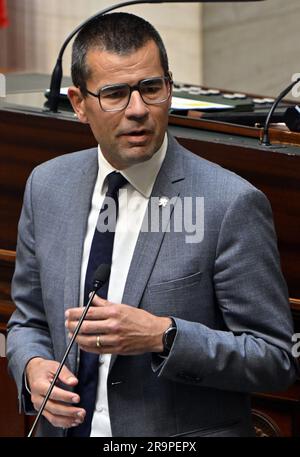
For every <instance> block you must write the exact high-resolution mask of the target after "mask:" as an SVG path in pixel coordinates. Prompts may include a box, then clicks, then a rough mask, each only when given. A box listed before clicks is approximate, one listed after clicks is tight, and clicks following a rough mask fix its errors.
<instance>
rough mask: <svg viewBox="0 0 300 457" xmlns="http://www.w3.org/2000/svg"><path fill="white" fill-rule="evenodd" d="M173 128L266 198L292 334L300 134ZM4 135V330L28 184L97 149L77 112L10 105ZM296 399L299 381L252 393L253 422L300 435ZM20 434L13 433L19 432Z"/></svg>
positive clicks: (4, 110) (219, 126)
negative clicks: (72, 155) (52, 162)
mask: <svg viewBox="0 0 300 457" xmlns="http://www.w3.org/2000/svg"><path fill="white" fill-rule="evenodd" d="M169 124H170V125H169V129H170V131H171V133H172V134H173V135H175V137H176V138H177V139H178V140H179V142H180V143H181V144H183V145H184V146H185V147H187V148H188V149H190V150H191V151H193V152H194V153H195V154H197V155H199V156H202V157H204V158H206V159H208V160H211V161H213V162H216V163H219V164H220V165H222V166H224V167H226V168H228V169H231V170H232V171H234V172H236V173H238V174H239V175H241V176H243V177H244V178H246V179H247V180H249V181H250V182H252V183H253V184H254V185H255V186H256V187H258V188H259V189H261V190H262V191H263V192H264V193H265V194H266V195H267V196H268V198H269V200H270V202H271V205H272V209H273V213H274V220H275V225H276V230H277V235H278V243H279V250H280V254H281V261H282V267H283V272H284V275H285V278H286V280H287V283H288V286H289V291H290V296H291V297H292V300H291V308H292V312H293V317H294V321H295V329H296V331H297V332H300V324H299V316H300V302H299V298H300V280H299V266H300V237H299V233H300V147H299V144H300V135H296V134H289V133H288V132H282V131H278V130H277V129H274V130H273V131H272V135H271V138H272V140H273V141H275V142H276V144H274V145H273V146H272V147H270V148H264V147H262V146H260V144H259V138H260V135H261V130H260V129H257V128H250V127H241V126H236V125H230V124H225V123H218V122H213V121H205V120H199V119H192V118H191V119H189V118H185V117H180V116H170V123H169ZM0 138H1V145H0V163H1V167H0V237H1V238H0V240H1V241H0V321H1V323H2V324H1V325H2V331H5V326H6V322H7V319H8V318H9V316H10V313H11V311H12V309H13V304H12V303H11V302H10V298H9V286H10V280H11V275H12V272H13V260H14V259H13V255H14V254H13V252H12V253H9V252H7V250H9V251H14V250H15V247H16V235H17V221H18V218H19V213H20V209H21V205H22V196H23V192H24V186H25V182H26V179H27V177H28V175H29V173H30V172H31V170H32V169H33V168H34V167H35V166H36V165H38V164H39V163H41V162H44V161H46V160H49V159H51V158H53V157H56V156H58V155H61V154H65V153H68V152H72V151H75V150H80V149H84V148H88V147H92V146H95V139H94V137H93V136H92V134H91V132H90V129H89V127H88V126H86V125H83V124H81V123H79V122H78V121H77V119H76V118H75V117H74V115H73V114H72V113H67V112H62V113H59V114H56V115H53V114H49V113H45V112H43V109H42V108H31V107H24V106H17V105H10V104H8V103H2V106H1V105H0ZM283 142H284V143H286V144H285V145H283ZM291 143H292V144H291ZM1 249H2V251H1ZM0 329H1V328H0ZM2 363H3V364H5V363H4V362H2ZM5 382H6V383H8V384H9V383H10V382H11V381H10V380H8V379H6V381H5ZM10 388H12V387H11V386H10ZM12 389H13V388H12ZM11 392H13V390H12V391H11ZM0 394H1V393H0ZM11 395H15V393H12V394H11ZM299 399H300V386H299V383H296V384H295V386H293V387H292V388H291V389H289V391H287V392H285V393H278V394H273V395H259V396H254V399H253V405H254V407H255V409H256V410H257V413H256V416H255V418H256V419H255V421H256V423H257V428H258V429H259V430H261V434H276V433H281V434H282V435H285V436H292V435H297V436H300V408H299ZM0 401H1V400H0ZM266 415H267V416H269V418H268V417H266ZM268 421H269V422H270V424H271V425H270V424H268ZM272 421H273V422H274V427H273V428H272ZM24 423H25V422H24ZM267 425H268V426H267ZM24 427H25V425H24ZM268 427H269V428H268ZM3 430H4V429H3ZM20 430H21V429H19V431H16V430H14V433H22V430H21V432H20ZM274 430H275V431H274ZM276 430H277V432H276ZM259 433H260V432H259ZM1 434H2V424H1V416H0V436H1Z"/></svg>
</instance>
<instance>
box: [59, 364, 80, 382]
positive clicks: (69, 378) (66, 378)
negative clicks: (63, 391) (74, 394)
mask: <svg viewBox="0 0 300 457" xmlns="http://www.w3.org/2000/svg"><path fill="white" fill-rule="evenodd" d="M58 379H59V380H60V381H61V382H63V383H64V384H67V385H68V386H76V385H77V384H78V379H77V378H76V376H75V375H74V374H73V373H72V371H70V370H69V368H68V367H66V365H64V366H63V367H62V370H61V372H60V374H59V377H58Z"/></svg>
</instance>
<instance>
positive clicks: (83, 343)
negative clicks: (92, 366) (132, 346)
mask: <svg viewBox="0 0 300 457" xmlns="http://www.w3.org/2000/svg"><path fill="white" fill-rule="evenodd" d="M97 336H98V337H99V335H93V336H82V335H80V336H78V337H77V338H76V342H77V344H78V345H79V346H80V348H81V349H82V350H83V351H86V352H93V353H95V354H112V353H117V352H118V349H120V348H121V345H120V338H119V337H118V336H117V335H103V334H101V335H100V340H99V344H98V346H97Z"/></svg>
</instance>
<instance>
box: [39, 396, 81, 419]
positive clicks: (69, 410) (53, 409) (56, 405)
mask: <svg viewBox="0 0 300 457" xmlns="http://www.w3.org/2000/svg"><path fill="white" fill-rule="evenodd" d="M45 410H46V411H48V412H49V413H51V414H53V415H55V416H65V417H70V418H73V419H80V420H81V421H83V419H84V418H85V414H86V412H85V410H84V409H83V408H78V407H75V406H72V405H67V404H66V403H61V402H58V401H53V400H49V401H48V402H47V403H46V406H45Z"/></svg>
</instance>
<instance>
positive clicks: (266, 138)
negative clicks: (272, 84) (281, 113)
mask: <svg viewBox="0 0 300 457" xmlns="http://www.w3.org/2000/svg"><path fill="white" fill-rule="evenodd" d="M299 81H300V78H297V79H296V80H295V81H293V82H292V83H291V84H289V85H288V87H287V88H286V89H284V90H283V91H282V92H281V93H280V94H279V95H278V97H277V98H276V99H275V101H274V103H273V105H272V107H271V109H270V111H269V113H268V116H267V118H266V122H265V126H264V131H263V137H262V140H261V144H262V145H263V146H271V143H270V137H269V125H270V121H271V118H272V116H273V113H274V111H275V109H276V108H277V105H278V103H279V102H280V101H281V100H282V99H283V98H284V97H285V96H286V95H287V94H288V93H289V91H290V90H291V89H292V88H293V87H294V86H295V85H296V84H297V83H298V82H299Z"/></svg>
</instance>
